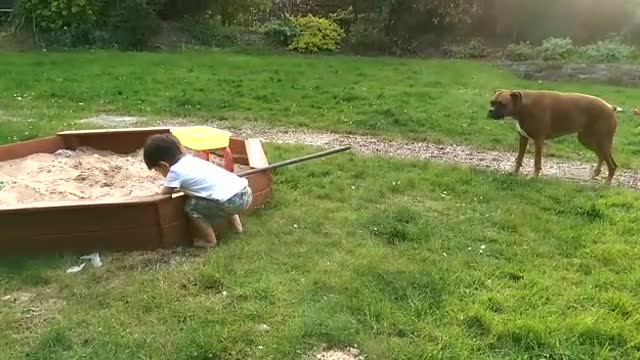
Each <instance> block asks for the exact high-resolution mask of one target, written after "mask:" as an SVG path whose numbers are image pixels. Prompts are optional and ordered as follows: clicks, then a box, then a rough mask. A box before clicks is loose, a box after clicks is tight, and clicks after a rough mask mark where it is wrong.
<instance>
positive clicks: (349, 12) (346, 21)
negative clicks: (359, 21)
mask: <svg viewBox="0 0 640 360" xmlns="http://www.w3.org/2000/svg"><path fill="white" fill-rule="evenodd" d="M329 19H331V20H332V21H333V22H335V23H336V24H338V26H340V28H342V30H344V31H345V32H346V33H348V32H349V31H350V30H351V26H352V25H353V23H354V22H355V20H356V16H355V14H354V12H353V7H352V6H349V7H348V8H346V9H338V10H337V11H336V12H334V13H333V14H330V15H329Z"/></svg>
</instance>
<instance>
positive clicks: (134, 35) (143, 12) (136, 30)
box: [108, 0, 160, 50]
mask: <svg viewBox="0 0 640 360" xmlns="http://www.w3.org/2000/svg"><path fill="white" fill-rule="evenodd" d="M154 5H157V3H154V2H148V1H146V0H121V1H118V2H117V3H116V4H115V6H114V8H113V9H112V11H111V16H110V17H109V20H108V28H109V33H110V34H111V36H112V38H113V41H114V42H115V44H116V45H117V46H118V47H119V48H122V49H126V50H137V49H143V48H145V47H147V46H148V45H149V43H150V42H151V39H152V38H153V36H154V35H155V34H156V33H157V32H158V30H159V26H160V23H159V19H158V17H157V16H156V9H155V6H154Z"/></svg>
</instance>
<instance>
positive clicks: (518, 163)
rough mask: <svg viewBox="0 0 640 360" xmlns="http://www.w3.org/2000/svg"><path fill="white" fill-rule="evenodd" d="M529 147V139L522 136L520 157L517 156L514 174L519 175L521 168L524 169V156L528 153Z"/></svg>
mask: <svg viewBox="0 0 640 360" xmlns="http://www.w3.org/2000/svg"><path fill="white" fill-rule="evenodd" d="M528 145H529V138H528V137H526V136H522V135H520V147H519V148H518V156H516V164H515V166H514V167H513V173H514V174H517V173H519V172H520V168H521V167H522V160H523V159H524V154H525V153H526V152H527V146H528Z"/></svg>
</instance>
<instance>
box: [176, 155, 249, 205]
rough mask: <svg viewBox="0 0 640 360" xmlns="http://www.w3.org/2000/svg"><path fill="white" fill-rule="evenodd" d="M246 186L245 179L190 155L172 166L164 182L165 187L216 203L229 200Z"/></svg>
mask: <svg viewBox="0 0 640 360" xmlns="http://www.w3.org/2000/svg"><path fill="white" fill-rule="evenodd" d="M247 185H248V181H247V179H245V178H241V177H239V176H237V175H235V174H233V173H231V172H229V171H227V170H225V169H223V168H221V167H219V166H217V165H214V164H212V163H210V162H208V161H206V160H202V159H200V158H197V157H194V156H192V155H185V156H183V157H182V158H181V159H180V160H178V162H177V163H175V164H173V166H172V167H171V168H170V169H169V174H167V179H166V181H165V186H166V187H170V188H180V190H181V191H183V192H185V193H186V194H188V195H192V196H197V197H202V198H207V199H212V200H218V201H226V200H229V198H231V197H232V196H233V195H235V194H237V193H238V192H240V191H241V190H242V189H244V188H245V186H247Z"/></svg>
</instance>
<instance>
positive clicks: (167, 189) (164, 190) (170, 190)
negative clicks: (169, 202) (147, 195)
mask: <svg viewBox="0 0 640 360" xmlns="http://www.w3.org/2000/svg"><path fill="white" fill-rule="evenodd" d="M177 191H178V188H174V187H168V186H165V187H163V188H162V192H161V193H162V194H165V195H168V194H173V193H175V192H177Z"/></svg>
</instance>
